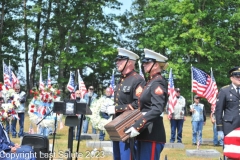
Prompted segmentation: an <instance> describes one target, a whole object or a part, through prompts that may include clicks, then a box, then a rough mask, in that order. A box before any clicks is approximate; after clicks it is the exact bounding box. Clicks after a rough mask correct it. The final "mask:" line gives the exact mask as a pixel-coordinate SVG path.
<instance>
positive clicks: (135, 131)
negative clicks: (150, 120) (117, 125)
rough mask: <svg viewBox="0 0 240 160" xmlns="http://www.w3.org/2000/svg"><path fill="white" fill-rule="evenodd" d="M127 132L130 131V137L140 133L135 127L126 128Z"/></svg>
mask: <svg viewBox="0 0 240 160" xmlns="http://www.w3.org/2000/svg"><path fill="white" fill-rule="evenodd" d="M130 132H131V133H130ZM125 133H130V137H136V136H137V135H139V134H140V133H139V132H138V131H137V130H136V129H135V128H134V127H131V128H129V129H128V130H126V131H125Z"/></svg>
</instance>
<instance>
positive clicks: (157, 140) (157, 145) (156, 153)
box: [125, 49, 168, 160]
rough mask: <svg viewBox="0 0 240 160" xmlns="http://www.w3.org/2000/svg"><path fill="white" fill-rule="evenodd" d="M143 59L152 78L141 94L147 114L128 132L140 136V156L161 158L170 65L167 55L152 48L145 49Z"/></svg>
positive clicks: (137, 157)
mask: <svg viewBox="0 0 240 160" xmlns="http://www.w3.org/2000/svg"><path fill="white" fill-rule="evenodd" d="M144 53H145V58H144V59H143V61H142V63H143V66H144V71H145V73H149V74H150V77H149V80H148V82H147V83H146V85H145V86H144V88H143V91H142V94H141V96H140V98H139V106H140V111H141V112H142V113H143V117H142V118H141V119H139V120H137V121H136V122H135V123H134V124H133V126H132V127H131V128H130V129H128V130H127V131H126V132H125V133H130V137H135V136H137V137H136V139H137V154H136V159H137V160H146V159H151V160H153V159H154V160H159V158H160V153H161V152H162V150H163V148H164V145H165V143H166V135H165V128H164V124H163V117H162V113H163V112H164V108H165V106H166V104H167V100H168V95H167V82H166V81H165V79H163V77H162V76H161V71H162V70H163V69H164V68H165V67H166V66H167V63H166V60H167V58H166V57H164V56H163V55H161V54H159V53H156V52H154V51H152V50H149V49H144Z"/></svg>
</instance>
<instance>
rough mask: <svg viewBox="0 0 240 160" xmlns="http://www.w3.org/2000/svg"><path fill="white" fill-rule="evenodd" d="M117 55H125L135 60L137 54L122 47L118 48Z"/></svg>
mask: <svg viewBox="0 0 240 160" xmlns="http://www.w3.org/2000/svg"><path fill="white" fill-rule="evenodd" d="M118 56H126V57H128V58H129V59H131V60H137V59H138V58H139V56H138V55H137V54H136V53H133V52H132V51H129V50H127V49H124V48H118Z"/></svg>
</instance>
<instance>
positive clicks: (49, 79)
mask: <svg viewBox="0 0 240 160" xmlns="http://www.w3.org/2000/svg"><path fill="white" fill-rule="evenodd" d="M47 84H48V88H51V85H52V84H51V76H50V67H48V79H47Z"/></svg>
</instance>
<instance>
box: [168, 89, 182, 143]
mask: <svg viewBox="0 0 240 160" xmlns="http://www.w3.org/2000/svg"><path fill="white" fill-rule="evenodd" d="M175 92H176V97H177V103H176V105H175V106H174V112H173V113H172V114H171V116H168V119H169V120H170V124H171V138H170V143H174V142H175V139H176V131H177V143H182V128H183V122H184V121H185V120H186V115H185V114H186V108H185V105H186V100H185V98H184V97H183V96H181V94H180V88H175Z"/></svg>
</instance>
